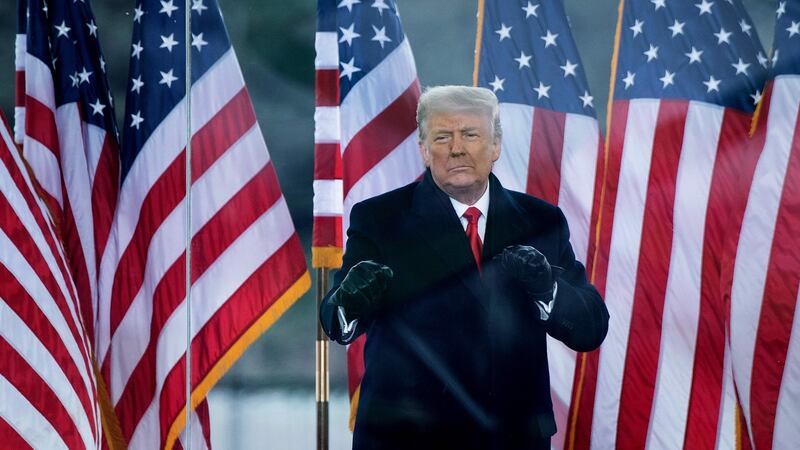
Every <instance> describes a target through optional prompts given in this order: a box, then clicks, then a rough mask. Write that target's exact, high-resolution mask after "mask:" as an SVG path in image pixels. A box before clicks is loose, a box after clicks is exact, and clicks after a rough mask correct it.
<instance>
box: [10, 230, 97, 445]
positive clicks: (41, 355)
mask: <svg viewBox="0 0 800 450" xmlns="http://www.w3.org/2000/svg"><path fill="white" fill-rule="evenodd" d="M6 239H7V238H6V235H5V233H3V232H0V242H3V241H5V240H6ZM9 243H10V242H3V245H7V244H9ZM19 256H20V257H22V255H19ZM3 264H4V265H6V267H8V269H9V270H10V271H11V272H12V273H14V274H15V275H16V274H18V273H19V272H18V271H16V270H15V268H14V267H11V266H12V265H13V260H12V264H8V263H7V262H6V261H3ZM23 276H34V277H35V274H34V275H30V274H25V275H23ZM36 279H37V281H38V278H36ZM20 282H23V281H22V280H20ZM29 293H30V294H31V296H32V297H34V298H35V299H36V300H37V303H39V304H40V305H41V303H40V302H38V300H39V298H41V297H44V296H45V295H46V294H45V293H42V292H30V291H29ZM40 296H41V297H40ZM0 300H3V301H0V317H2V318H3V326H2V327H0V337H2V338H3V339H5V340H6V342H8V344H9V345H10V346H11V347H12V348H14V350H16V351H17V353H19V355H20V356H21V357H22V358H23V359H24V360H25V361H26V362H27V363H28V364H29V365H30V366H31V369H32V370H33V371H34V372H36V374H37V375H39V377H41V379H42V381H44V382H45V383H46V384H47V386H49V387H50V389H51V390H52V391H53V394H55V395H56V397H58V400H59V401H60V402H61V404H63V405H64V409H65V410H66V412H67V414H69V420H71V421H72V423H73V424H75V428H76V429H77V430H78V433H80V437H81V439H82V440H83V443H84V445H85V446H86V448H93V447H94V445H92V440H93V433H92V426H91V424H90V423H89V417H88V416H86V414H85V410H84V409H83V405H82V404H81V401H80V399H79V398H78V394H77V393H76V392H75V388H74V387H73V386H72V384H71V383H70V380H69V378H67V376H66V375H65V374H64V371H63V369H62V367H61V365H59V363H58V361H56V360H55V358H53V355H51V354H50V352H49V350H48V349H47V347H45V346H44V345H43V344H42V342H41V341H40V340H39V338H38V337H37V336H36V335H35V334H34V333H33V331H32V330H31V329H30V328H28V325H27V324H26V323H25V322H23V320H22V319H21V318H20V317H19V316H18V315H17V313H16V312H14V310H13V309H11V308H10V307H9V306H8V305H7V304H6V302H5V300H4V299H0ZM59 336H60V337H61V338H62V340H65V339H66V340H68V341H70V342H69V344H71V346H72V347H74V346H75V341H73V340H72V337H71V336H69V338H67V336H65V335H64V334H62V333H59ZM64 343H65V344H67V341H65V342H64ZM72 356H73V362H74V363H75V364H76V365H78V366H79V368H80V367H83V361H82V360H80V359H79V360H77V361H75V360H74V358H75V356H74V355H72ZM81 378H82V379H83V381H87V378H86V372H85V371H81ZM92 391H93V390H92V389H88V391H87V392H89V393H91V392H92ZM0 392H2V391H0ZM90 395H91V394H90ZM0 403H4V402H0ZM16 414H19V412H16ZM43 422H46V420H42V421H36V422H35V423H37V424H41V423H43Z"/></svg>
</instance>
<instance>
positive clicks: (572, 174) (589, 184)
mask: <svg viewBox="0 0 800 450" xmlns="http://www.w3.org/2000/svg"><path fill="white" fill-rule="evenodd" d="M528 134H529V133H528ZM599 139H600V131H599V130H598V128H597V119H595V118H594V117H589V116H584V115H582V114H567V115H566V120H565V121H564V147H563V152H562V154H561V186H560V188H559V193H558V206H559V207H561V210H562V211H563V212H564V217H566V218H567V223H568V224H569V229H570V242H571V243H572V248H573V250H574V252H575V255H576V258H577V259H578V260H579V261H582V262H584V263H585V262H586V261H587V260H588V259H589V255H587V252H588V251H589V239H591V238H592V237H593V234H592V232H591V230H590V229H589V227H590V226H591V224H590V221H591V216H592V200H593V198H594V184H595V172H596V171H597V149H598V144H599ZM568 403H569V402H568Z"/></svg>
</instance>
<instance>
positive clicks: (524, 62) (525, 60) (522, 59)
mask: <svg viewBox="0 0 800 450" xmlns="http://www.w3.org/2000/svg"><path fill="white" fill-rule="evenodd" d="M514 61H516V62H518V63H519V68H520V70H522V68H523V67H530V66H531V63H530V61H531V55H526V54H525V52H523V51H520V52H519V58H514Z"/></svg>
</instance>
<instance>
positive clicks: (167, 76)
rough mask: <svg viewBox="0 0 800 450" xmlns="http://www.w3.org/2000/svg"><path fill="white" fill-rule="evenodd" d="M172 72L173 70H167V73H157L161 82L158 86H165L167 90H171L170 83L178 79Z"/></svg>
mask: <svg viewBox="0 0 800 450" xmlns="http://www.w3.org/2000/svg"><path fill="white" fill-rule="evenodd" d="M172 72H173V69H169V72H162V71H160V70H159V71H158V73H160V74H161V81H159V82H158V84H166V85H167V87H168V88H171V87H172V82H173V81H176V80H177V79H178V77H176V76H175V75H173V74H172Z"/></svg>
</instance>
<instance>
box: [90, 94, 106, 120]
mask: <svg viewBox="0 0 800 450" xmlns="http://www.w3.org/2000/svg"><path fill="white" fill-rule="evenodd" d="M89 106H91V107H92V115H93V116H94V115H95V114H100V116H101V117H102V116H103V115H104V114H103V110H104V109H105V108H106V105H104V104H102V103H100V99H99V98H98V99H97V101H95V102H94V103H90V104H89Z"/></svg>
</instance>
